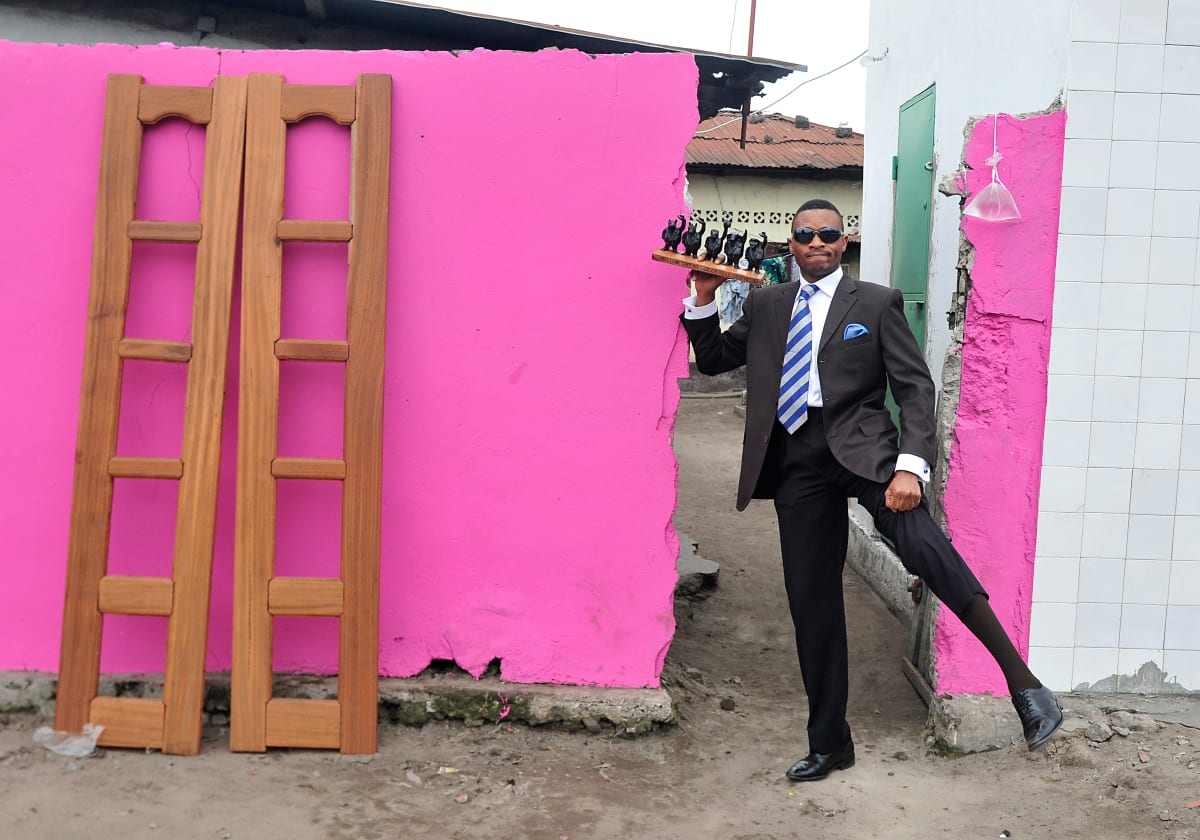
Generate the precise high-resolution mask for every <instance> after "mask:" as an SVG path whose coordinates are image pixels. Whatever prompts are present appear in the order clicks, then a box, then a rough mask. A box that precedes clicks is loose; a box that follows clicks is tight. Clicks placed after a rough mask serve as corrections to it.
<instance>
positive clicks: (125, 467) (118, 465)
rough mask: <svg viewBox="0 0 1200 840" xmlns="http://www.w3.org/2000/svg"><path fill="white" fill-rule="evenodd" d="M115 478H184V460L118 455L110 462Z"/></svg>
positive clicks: (109, 470)
mask: <svg viewBox="0 0 1200 840" xmlns="http://www.w3.org/2000/svg"><path fill="white" fill-rule="evenodd" d="M108 474H109V475H110V476H112V477H113V478H182V477H183V461H182V460H181V459H179V458H133V457H128V456H122V455H118V456H116V457H115V458H112V459H110V460H109V462H108Z"/></svg>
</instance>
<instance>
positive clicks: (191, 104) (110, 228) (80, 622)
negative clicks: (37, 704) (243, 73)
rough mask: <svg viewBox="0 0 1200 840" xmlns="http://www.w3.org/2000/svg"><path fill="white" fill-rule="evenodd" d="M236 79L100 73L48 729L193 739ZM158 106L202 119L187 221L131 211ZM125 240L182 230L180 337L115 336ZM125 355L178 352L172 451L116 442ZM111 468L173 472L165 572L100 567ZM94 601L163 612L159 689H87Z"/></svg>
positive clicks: (241, 98) (99, 608)
mask: <svg viewBox="0 0 1200 840" xmlns="http://www.w3.org/2000/svg"><path fill="white" fill-rule="evenodd" d="M246 90H247V86H246V80H245V79H241V78H232V77H218V78H217V79H216V80H215V82H214V86H213V87H212V88H207V87H168V86H149V85H144V84H143V83H142V77H141V76H132V75H118V74H114V75H110V76H109V78H108V91H107V100H106V104H105V115H104V134H103V145H102V150H101V158H100V184H99V192H98V195H97V199H96V230H95V240H94V243H93V254H92V275H91V292H90V296H89V302H88V326H87V338H86V343H85V351H84V367H83V388H82V394H81V398H80V404H79V436H78V444H77V449H76V456H75V464H76V465H75V485H74V495H73V499H72V508H71V530H70V541H69V549H68V559H67V582H66V599H65V604H64V608H63V636H62V655H61V660H60V669H59V682H58V700H57V707H56V712H55V727H56V728H57V729H59V730H64V731H67V732H79V731H80V730H81V729H82V728H83V727H84V725H85V724H87V723H88V722H91V723H94V724H100V725H102V726H103V727H104V731H103V733H102V735H101V736H100V741H99V743H100V744H102V745H106V746H117V747H153V748H157V749H162V750H163V751H164V752H167V753H174V754H178V755H194V754H196V753H198V752H199V751H200V730H201V716H202V712H203V703H204V654H205V645H206V641H207V633H208V599H209V590H210V586H211V583H210V581H211V573H212V548H213V533H214V520H215V516H216V503H217V475H218V468H219V462H220V453H221V416H222V411H223V407H224V393H225V362H226V356H227V353H228V344H229V315H230V303H231V298H232V290H233V270H234V251H235V246H236V240H237V222H238V220H237V210H238V198H239V195H240V191H241V179H242V151H243V142H244V137H245V119H246ZM170 116H179V117H183V118H184V119H186V120H189V121H190V122H192V123H194V124H197V125H207V126H208V128H207V132H206V140H205V163H204V186H203V192H202V196H201V204H200V221H199V222H163V221H149V220H142V219H137V218H135V204H136V198H137V182H138V171H139V162H140V158H141V148H142V127H143V126H144V125H152V124H154V123H156V122H158V121H159V120H161V119H164V118H165V117H170ZM137 240H155V241H160V242H192V243H196V247H197V252H196V274H195V299H194V306H193V310H192V331H191V342H190V343H188V342H174V341H160V340H155V339H150V338H135V337H129V336H126V335H125V317H126V311H127V306H128V301H129V285H130V268H131V264H132V258H133V242H134V241H137ZM125 359H139V360H149V361H157V362H177V363H184V364H187V365H188V376H187V403H186V409H185V412H184V421H183V443H182V454H181V457H179V458H141V457H122V456H120V455H118V454H117V452H116V447H117V428H118V423H119V417H120V410H121V380H122V368H123V360H125ZM114 478H157V479H164V478H166V479H178V480H179V501H178V508H177V515H176V529H175V548H174V557H173V562H172V571H171V577H169V578H158V577H133V576H120V575H110V574H107V570H108V548H109V530H110V526H111V519H112V502H113V479H114ZM107 614H125V615H158V616H168V617H169V622H168V631H167V657H166V672H165V677H164V684H163V694H162V699H161V700H159V699H146V698H128V697H99V696H97V694H98V690H99V675H100V644H101V636H102V632H103V626H104V616H105V615H107Z"/></svg>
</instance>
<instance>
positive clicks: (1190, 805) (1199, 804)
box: [1183, 799, 1200, 808]
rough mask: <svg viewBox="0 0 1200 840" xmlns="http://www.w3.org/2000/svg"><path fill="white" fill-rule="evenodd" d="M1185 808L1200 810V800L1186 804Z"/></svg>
mask: <svg viewBox="0 0 1200 840" xmlns="http://www.w3.org/2000/svg"><path fill="white" fill-rule="evenodd" d="M1183 807H1184V808H1200V799H1193V800H1192V801H1191V802H1185V803H1184V804H1183Z"/></svg>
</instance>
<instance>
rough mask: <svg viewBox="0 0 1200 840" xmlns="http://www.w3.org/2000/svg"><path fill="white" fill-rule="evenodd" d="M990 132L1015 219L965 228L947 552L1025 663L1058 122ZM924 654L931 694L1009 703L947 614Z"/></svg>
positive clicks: (966, 220)
mask: <svg viewBox="0 0 1200 840" xmlns="http://www.w3.org/2000/svg"><path fill="white" fill-rule="evenodd" d="M999 120H1000V122H999V126H998V128H999V139H998V147H999V150H1000V151H1001V152H1002V153H1003V155H1004V158H1003V160H1002V161H1001V162H1000V170H999V171H1000V178H1001V180H1002V181H1003V182H1004V183H1005V185H1007V186H1008V188H1009V189H1010V190H1011V191H1012V193H1013V196H1014V197H1015V199H1016V202H1017V207H1018V208H1019V209H1020V212H1021V218H1020V219H1019V220H1017V221H1012V222H987V221H982V220H980V219H976V218H972V217H970V216H964V217H963V224H962V228H963V232H964V234H965V235H966V237H967V239H968V240H970V242H971V245H972V246H973V247H974V249H975V264H974V268H973V269H972V271H971V291H970V294H969V296H968V298H967V316H966V324H965V327H964V330H963V336H964V339H963V347H962V386H961V394H960V397H959V403H958V411H957V414H956V416H955V426H954V438H953V442H952V447H951V454H950V473H949V479H948V481H947V484H946V493H945V501H944V506H945V510H946V518H947V522H948V525H949V529H950V534H951V536H952V538H953V540H954V544H955V546H956V547H957V548H958V550H959V551H960V552H961V553H962V555H963V557H964V558H966V560H967V562H968V563H969V564H970V565H971V567H972V568H973V569H974V570H975V573H976V575H977V576H978V577H979V579H980V581H981V582H982V583H983V585H984V587H985V588H986V589H987V590H988V592H989V595H990V597H991V603H992V607H993V609H995V611H996V614H997V616H999V618H1000V622H1001V624H1003V625H1004V627H1005V629H1007V630H1008V632H1009V634H1010V635H1011V636H1012V638H1013V639H1014V642H1015V643H1016V645H1017V648H1018V650H1020V651H1021V653H1022V655H1027V653H1028V645H1029V617H1030V609H1031V606H1032V590H1033V566H1034V554H1035V548H1036V538H1037V512H1038V491H1039V486H1040V480H1041V471H1042V439H1043V434H1044V431H1045V419H1046V385H1047V367H1048V363H1049V358H1050V326H1051V308H1052V302H1053V298H1054V271H1055V258H1056V255H1057V249H1058V216H1059V205H1060V190H1061V184H1062V161H1063V135H1064V128H1065V125H1066V112H1064V111H1056V112H1054V113H1050V114H1045V115H1039V116H1032V117H1028V118H1026V119H1018V118H1015V117H1011V116H1001V117H1000V118H999ZM992 127H993V120H992V119H984V120H980V121H979V122H978V123H976V125H975V128H974V130H973V131H972V133H971V138H970V140H969V141H968V143H967V152H966V163H967V166H968V167H970V169H969V170H968V171H967V186H968V188H969V190H970V195H971V196H974V195H975V194H976V193H977V192H978V191H979V190H980V189H982V188H983V187H984V186H985V185H986V184H988V183H989V182H990V180H991V169H990V168H989V167H988V166H987V165H986V164H985V163H984V160H985V159H986V158H988V157H989V156H990V155H991V153H992ZM934 645H935V656H936V669H937V686H936V690H937V692H938V693H939V694H953V693H959V692H973V693H993V694H999V695H1006V694H1007V693H1008V692H1007V689H1006V687H1005V683H1004V679H1003V677H1002V675H1001V674H1000V670H999V668H997V667H996V665H995V664H994V663H993V661H992V658H991V657H990V656H989V655H988V653H987V651H985V650H984V648H983V647H982V645H980V644H979V643H978V642H977V641H976V640H975V638H974V637H973V636H972V635H971V634H970V633H969V632H968V631H967V630H966V628H964V627H963V626H962V624H961V622H959V620H958V618H957V617H955V616H954V615H953V614H952V613H950V612H949V611H948V610H943V611H942V612H941V614H940V616H939V618H938V622H937V626H936V628H935V636H934Z"/></svg>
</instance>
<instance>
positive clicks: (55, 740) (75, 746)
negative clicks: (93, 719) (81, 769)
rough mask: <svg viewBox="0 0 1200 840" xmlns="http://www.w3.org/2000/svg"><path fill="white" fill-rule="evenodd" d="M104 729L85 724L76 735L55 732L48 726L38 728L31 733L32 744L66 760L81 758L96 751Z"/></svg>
mask: <svg viewBox="0 0 1200 840" xmlns="http://www.w3.org/2000/svg"><path fill="white" fill-rule="evenodd" d="M102 732H104V727H103V726H99V725H95V724H91V723H85V724H84V725H83V731H82V732H81V733H79V734H78V735H72V734H71V733H70V732H57V731H55V730H53V729H51V728H50V727H49V726H39V727H38V728H37V730H35V731H34V733H33V743H35V744H37V745H38V746H39V747H45V748H46V749H48V750H50V752H52V753H54V754H55V755H65V756H67V757H68V758H83V757H84V756H85V755H91V754H92V753H93V752H95V750H96V742H97V741H99V740H100V734H101V733H102Z"/></svg>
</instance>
